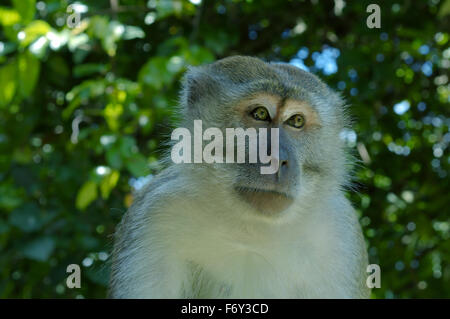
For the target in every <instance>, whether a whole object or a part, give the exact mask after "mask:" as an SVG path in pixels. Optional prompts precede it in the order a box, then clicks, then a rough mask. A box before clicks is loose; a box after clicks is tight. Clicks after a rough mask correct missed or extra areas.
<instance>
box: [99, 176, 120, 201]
mask: <svg viewBox="0 0 450 319" xmlns="http://www.w3.org/2000/svg"><path fill="white" fill-rule="evenodd" d="M119 177H120V173H119V171H116V170H113V171H112V172H111V173H110V174H108V175H106V176H105V177H104V178H103V179H102V181H101V182H100V192H101V194H102V198H103V199H107V198H108V197H109V194H110V193H111V191H112V190H113V189H114V187H116V184H117V182H118V181H119Z"/></svg>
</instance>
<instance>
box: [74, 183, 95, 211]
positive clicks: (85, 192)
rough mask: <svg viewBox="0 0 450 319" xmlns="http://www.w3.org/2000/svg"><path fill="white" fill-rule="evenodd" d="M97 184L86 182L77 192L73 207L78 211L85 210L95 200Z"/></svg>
mask: <svg viewBox="0 0 450 319" xmlns="http://www.w3.org/2000/svg"><path fill="white" fill-rule="evenodd" d="M97 196H98V191H97V184H96V183H95V182H93V181H87V182H86V183H84V184H83V186H81V188H80V190H79V191H78V194H77V198H76V201H75V206H76V207H77V208H78V209H79V210H85V209H86V207H88V206H89V204H90V203H92V202H93V201H94V200H95V199H97Z"/></svg>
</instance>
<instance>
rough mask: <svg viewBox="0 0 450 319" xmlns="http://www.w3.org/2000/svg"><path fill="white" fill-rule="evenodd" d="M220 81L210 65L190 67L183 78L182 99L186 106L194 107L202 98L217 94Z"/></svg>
mask: <svg viewBox="0 0 450 319" xmlns="http://www.w3.org/2000/svg"><path fill="white" fill-rule="evenodd" d="M219 83H220V82H219V81H218V79H217V75H216V74H215V72H214V70H212V68H211V66H210V65H205V66H197V67H192V66H191V67H189V68H188V70H187V72H186V74H185V75H184V78H183V80H182V91H181V100H182V103H183V105H184V106H185V107H192V106H193V105H194V104H196V103H198V102H199V101H200V100H201V99H204V98H208V97H211V96H214V94H216V95H217V93H218V92H219V90H220V85H219Z"/></svg>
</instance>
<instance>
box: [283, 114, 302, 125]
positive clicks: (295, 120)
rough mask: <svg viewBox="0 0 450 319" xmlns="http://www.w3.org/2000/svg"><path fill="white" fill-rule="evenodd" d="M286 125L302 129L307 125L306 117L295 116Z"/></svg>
mask: <svg viewBox="0 0 450 319" xmlns="http://www.w3.org/2000/svg"><path fill="white" fill-rule="evenodd" d="M286 123H287V124H288V125H290V126H292V127H295V128H302V127H303V126H304V125H305V117H304V116H303V115H301V114H295V115H293V116H291V117H290V118H289V119H288V120H287V121H286Z"/></svg>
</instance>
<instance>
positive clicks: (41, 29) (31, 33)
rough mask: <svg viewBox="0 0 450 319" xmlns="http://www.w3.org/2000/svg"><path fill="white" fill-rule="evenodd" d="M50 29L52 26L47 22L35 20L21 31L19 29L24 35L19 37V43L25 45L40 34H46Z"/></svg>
mask: <svg viewBox="0 0 450 319" xmlns="http://www.w3.org/2000/svg"><path fill="white" fill-rule="evenodd" d="M50 30H52V28H51V27H50V25H49V24H48V23H47V22H45V21H43V20H35V21H33V22H31V23H30V24H29V25H27V26H26V28H25V29H24V30H23V31H21V32H24V36H23V37H21V38H20V45H21V46H22V47H26V46H27V45H29V44H30V43H31V42H33V41H34V40H36V39H37V38H39V37H40V36H42V35H46V34H47V32H49V31H50ZM19 35H20V32H19Z"/></svg>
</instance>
